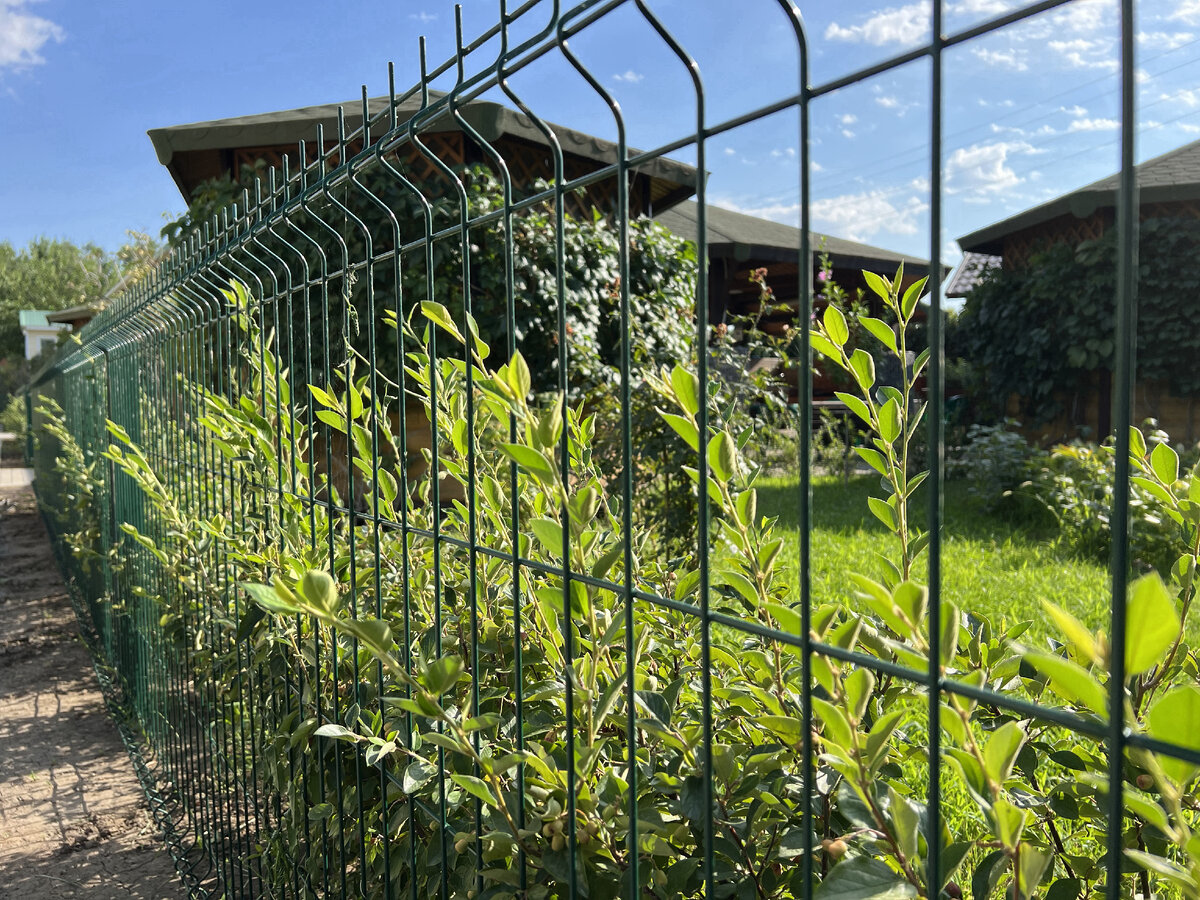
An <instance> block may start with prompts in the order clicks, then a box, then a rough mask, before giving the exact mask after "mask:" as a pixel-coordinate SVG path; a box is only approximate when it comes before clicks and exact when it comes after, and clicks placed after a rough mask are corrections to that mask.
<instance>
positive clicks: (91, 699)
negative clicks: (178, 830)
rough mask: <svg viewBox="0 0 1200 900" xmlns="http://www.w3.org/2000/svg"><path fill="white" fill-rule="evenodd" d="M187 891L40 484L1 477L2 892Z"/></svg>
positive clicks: (7, 895)
mask: <svg viewBox="0 0 1200 900" xmlns="http://www.w3.org/2000/svg"><path fill="white" fill-rule="evenodd" d="M183 895H184V891H183V888H182V885H181V884H180V882H179V879H178V877H177V876H176V874H175V870H174V867H173V866H172V864H171V859H170V857H169V856H168V855H167V853H166V851H165V850H163V849H162V846H161V843H160V841H159V839H158V836H157V835H156V834H155V832H154V828H153V825H152V820H151V818H150V814H149V812H148V810H147V808H146V802H145V799H144V797H143V794H142V791H141V788H140V787H139V786H138V782H137V778H136V777H135V775H134V772H133V767H132V765H131V764H130V761H129V757H128V756H127V755H126V753H125V748H124V746H123V744H122V743H121V739H120V737H119V735H118V734H117V730H116V727H115V726H114V725H113V723H112V722H111V720H110V719H109V717H108V713H107V710H106V709H105V706H104V700H103V698H102V697H101V695H100V690H99V686H98V684H97V682H96V676H95V674H94V673H93V671H92V665H91V660H90V658H89V656H88V652H87V650H86V649H85V648H84V646H83V645H82V644H81V643H80V641H79V637H78V629H77V628H76V624H75V616H74V613H73V612H72V611H71V604H70V600H69V599H68V596H67V592H66V588H65V587H64V586H63V582H62V580H61V578H60V577H59V574H58V569H57V567H56V566H55V563H54V559H53V557H52V555H51V551H50V546H49V542H48V541H47V538H46V533H45V530H44V529H43V527H42V522H41V519H40V518H39V517H38V514H37V510H36V507H35V505H34V499H33V492H32V491H31V490H30V489H29V488H12V487H0V900H52V898H60V897H61V898H76V897H81V898H82V897H86V898H89V900H110V898H111V900H163V898H176V897H182V896H183Z"/></svg>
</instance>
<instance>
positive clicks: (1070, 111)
mask: <svg viewBox="0 0 1200 900" xmlns="http://www.w3.org/2000/svg"><path fill="white" fill-rule="evenodd" d="M1058 111H1059V112H1065V113H1066V114H1067V115H1068V116H1074V117H1075V118H1077V119H1078V118H1080V117H1082V116H1086V115H1087V110H1086V109H1084V108H1083V107H1082V106H1080V105H1079V104H1078V103H1077V104H1075V105H1074V106H1060V107H1059V108H1058Z"/></svg>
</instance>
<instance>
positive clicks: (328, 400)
mask: <svg viewBox="0 0 1200 900" xmlns="http://www.w3.org/2000/svg"><path fill="white" fill-rule="evenodd" d="M308 389H309V391H311V392H312V395H313V396H314V397H316V398H317V399H318V400H319V401H321V403H322V404H323V405H325V406H327V407H329V408H330V409H341V404H340V403H338V402H337V401H336V400H334V399H333V397H332V395H330V394H329V393H328V392H327V391H325V390H324V389H322V388H319V387H317V386H316V385H315V384H310V385H309V386H308Z"/></svg>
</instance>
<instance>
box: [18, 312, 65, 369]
mask: <svg viewBox="0 0 1200 900" xmlns="http://www.w3.org/2000/svg"><path fill="white" fill-rule="evenodd" d="M51 315H53V313H52V312H51V311H50V310H46V309H22V310H20V311H19V312H18V313H17V320H18V322H19V324H20V326H21V334H22V335H23V336H24V338H25V358H26V359H36V358H37V357H38V356H40V355H41V354H43V353H48V352H52V351H53V350H54V348H55V347H57V346H58V338H59V335H61V334H62V333H63V332H66V331H70V330H71V326H70V325H66V324H63V323H61V322H55V321H50V320H49V317H50V316H51Z"/></svg>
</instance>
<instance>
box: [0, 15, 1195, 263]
mask: <svg viewBox="0 0 1200 900" xmlns="http://www.w3.org/2000/svg"><path fill="white" fill-rule="evenodd" d="M650 5H651V7H652V8H653V9H654V10H655V11H656V13H657V14H658V15H659V16H660V18H661V19H662V21H663V23H664V24H665V25H666V26H667V27H668V28H669V29H670V30H671V31H672V32H673V33H674V34H675V35H676V37H677V38H678V39H679V40H680V42H681V43H682V44H683V45H684V46H686V47H687V49H688V50H689V52H691V53H692V55H693V56H694V57H695V58H696V60H697V61H698V62H699V65H700V71H701V75H702V78H703V80H704V86H705V102H706V116H707V121H708V122H709V123H710V124H711V123H716V122H720V121H724V120H726V119H729V118H731V117H733V116H736V115H738V114H741V113H744V112H746V111H748V110H751V109H754V108H757V107H759V106H761V105H763V104H766V103H769V102H770V101H771V100H774V99H778V98H781V97H786V96H788V95H790V94H792V93H794V91H795V90H796V85H797V78H798V76H797V45H796V41H795V38H794V37H793V35H792V33H791V31H790V28H789V27H788V25H787V22H786V21H785V19H784V18H783V16H782V15H781V14H780V12H779V8H778V4H777V2H776V0H739V2H736V3H735V2H730V0H651V3H650ZM1014 5H1015V4H1012V3H1009V2H1006V0H947V3H946V26H947V29H948V30H950V31H954V30H957V29H959V28H963V27H968V26H969V25H971V24H973V23H977V22H980V21H984V20H985V19H987V18H989V17H991V16H994V15H996V14H998V13H1000V12H1003V11H1004V10H1006V9H1009V8H1012V6H1014ZM930 8H931V5H930V2H929V0H913V2H910V3H909V2H904V0H892V2H887V3H879V2H859V0H854V2H837V3H834V2H828V0H825V2H820V3H809V2H806V3H802V4H801V11H802V13H803V16H804V20H805V26H806V29H807V32H808V35H809V44H810V47H811V48H812V58H811V62H810V65H811V80H812V82H813V83H817V84H819V83H822V82H825V81H827V80H829V79H832V78H836V77H838V76H840V75H844V74H846V73H848V72H851V71H854V70H856V69H859V68H861V67H863V66H865V65H869V64H871V63H873V62H878V61H880V60H883V59H887V58H889V57H891V56H894V55H895V54H897V53H899V52H902V51H903V50H906V49H909V48H911V47H913V46H915V45H917V44H919V43H922V42H923V41H925V40H927V39H928V36H929V28H930V25H929V19H930ZM497 10H498V3H497V2H496V0H465V3H464V9H463V18H464V22H465V28H464V30H465V33H466V35H467V36H468V38H473V37H475V36H476V35H478V34H480V33H482V32H483V31H484V29H485V28H486V27H487V26H488V25H490V24H491V23H492V22H493V21H495V19H496V16H497ZM539 10H540V7H539V9H537V10H534V11H533V12H532V13H531V14H530V15H529V16H528V17H527V23H526V24H523V25H521V26H519V27H517V29H516V31H517V33H518V34H523V33H527V32H528V31H529V30H530V29H531V28H533V27H534V25H535V24H537V23H540V21H541V20H542V18H543V16H542V15H541V14H540V11H539ZM1137 30H1138V32H1139V36H1138V46H1137V52H1138V60H1137V69H1138V102H1139V112H1138V122H1137V127H1138V133H1139V139H1138V157H1139V158H1142V159H1144V158H1147V157H1150V156H1154V155H1157V154H1159V153H1162V152H1165V151H1167V150H1169V149H1172V148H1174V147H1177V146H1179V145H1181V144H1184V143H1187V142H1189V141H1193V140H1197V139H1200V0H1140V2H1139V3H1138V5H1137ZM419 34H426V35H428V38H429V48H430V52H429V56H430V59H431V60H432V61H434V62H440V61H442V60H444V59H446V58H448V57H449V56H450V54H451V53H452V52H453V48H454V8H453V4H452V3H450V2H444V0H392V2H387V3H383V2H378V0H349V2H343V3H341V4H337V5H332V6H331V5H330V4H327V3H320V4H318V3H315V2H310V0H299V2H294V3H291V4H287V5H284V4H244V3H233V2H226V0H210V2H208V3H205V4H201V5H195V4H164V3H162V2H161V0H157V2H148V0H124V2H122V0H110V2H108V3H86V2H81V0H0V122H3V130H4V136H5V140H4V141H3V142H2V144H0V165H2V166H3V171H4V172H5V173H7V175H6V177H5V178H4V180H3V182H0V240H7V241H11V242H13V243H15V244H18V245H21V244H24V243H25V242H26V241H28V240H29V239H30V238H33V237H36V236H39V235H47V236H52V237H64V238H68V239H71V240H74V241H78V242H85V241H94V242H96V243H99V244H101V245H103V246H106V247H109V248H115V247H116V246H118V245H119V244H120V243H121V242H122V241H123V239H124V232H125V229H127V228H133V229H139V230H143V231H151V232H157V231H158V229H159V228H160V227H161V225H162V214H163V213H164V212H172V213H176V214H177V213H178V212H179V211H181V209H182V206H183V202H182V199H181V198H180V196H179V194H178V191H177V190H176V188H175V186H174V184H173V182H172V181H171V179H170V177H169V176H168V174H167V173H166V170H165V169H164V168H163V167H162V166H160V165H159V164H158V162H157V160H156V158H155V155H154V151H153V148H152V147H151V145H150V141H149V139H148V138H147V137H146V134H145V132H146V130H147V129H150V128H155V127H161V126H165V125H173V124H180V123H185V122H195V121H202V120H207V119H214V118H221V117H225V116H236V115H246V114H250V113H256V112H263V111H267V110H272V109H282V108H288V107H293V106H303V105H308V104H312V103H326V102H336V101H340V100H351V99H353V98H354V97H356V96H357V94H358V92H359V89H360V85H361V84H363V83H366V84H367V85H368V88H369V90H370V92H371V93H372V94H373V95H374V94H380V93H384V92H385V90H386V64H387V62H388V61H389V60H391V61H394V62H395V63H396V67H397V74H398V77H397V81H398V83H399V84H400V85H402V86H405V85H409V84H411V83H413V82H414V81H415V79H416V77H417V73H418V66H417V36H418V35H419ZM1117 37H1118V31H1117V12H1116V3H1115V0H1077V2H1075V3H1072V4H1070V5H1068V6H1067V7H1064V8H1061V9H1059V10H1055V11H1052V12H1050V13H1044V14H1041V15H1039V16H1037V17H1034V18H1033V19H1030V20H1028V21H1026V22H1024V23H1022V24H1020V25H1018V26H1016V27H1013V28H1009V29H1006V30H1004V31H1003V32H1001V33H998V34H994V35H990V36H988V37H987V38H985V39H983V40H979V41H972V42H970V43H969V44H967V45H965V46H962V47H958V48H955V49H954V50H953V51H951V52H950V53H948V54H947V58H946V69H945V73H946V74H945V86H946V90H945V101H944V121H945V128H944V131H945V137H946V141H945V147H944V151H943V159H942V165H943V172H944V178H945V188H946V191H945V197H944V200H945V206H944V214H943V216H944V224H945V228H944V230H943V234H942V235H941V237H940V243H941V245H942V246H943V248H944V253H945V254H946V258H947V260H948V261H953V260H954V259H956V258H957V253H956V251H955V248H954V244H953V238H954V237H956V236H958V235H961V234H964V233H967V232H970V231H972V230H974V229H976V228H979V227H982V226H984V225H986V224H988V223H990V222H993V221H996V220H998V219H1002V218H1004V217H1006V216H1008V215H1010V214H1012V213H1014V212H1017V211H1019V210H1022V209H1025V208H1027V207H1029V206H1032V205H1035V204H1037V203H1040V202H1043V201H1045V200H1047V199H1049V198H1051V197H1053V196H1055V195H1057V194H1059V193H1062V192H1064V191H1067V190H1070V189H1072V188H1075V187H1078V186H1079V185H1082V184H1085V183H1087V182H1089V181H1092V180H1094V179H1096V178H1100V177H1103V176H1105V175H1107V174H1110V173H1111V172H1113V171H1115V169H1116V166H1117V136H1118V132H1117V75H1116V53H1117ZM570 46H571V49H572V51H573V52H574V53H575V54H577V55H578V57H579V59H580V60H581V61H582V62H583V63H584V64H585V65H586V66H587V67H588V68H589V69H590V70H591V71H592V72H593V73H594V74H595V76H596V77H597V78H598V79H599V80H600V81H602V82H603V84H604V85H605V87H606V88H607V89H609V90H611V91H612V93H613V94H614V96H616V97H617V99H618V100H619V101H620V103H621V106H622V109H623V111H624V113H625V116H626V120H627V126H628V133H629V142H630V143H631V144H632V145H633V146H640V147H654V146H659V145H661V144H663V143H666V142H668V141H670V140H673V139H676V138H678V137H681V136H683V135H685V134H687V133H688V132H689V131H690V130H691V129H692V128H693V127H694V123H695V119H696V106H695V98H694V92H693V90H692V88H691V83H690V80H689V78H688V76H687V73H686V71H685V70H684V68H683V67H682V66H681V65H680V63H679V61H678V60H677V59H675V58H674V57H673V56H672V55H671V54H670V52H669V50H668V49H667V48H666V46H665V45H664V44H663V42H662V41H661V39H660V38H659V37H658V36H657V35H656V34H655V33H654V32H653V30H652V29H651V28H650V27H649V26H648V25H647V23H646V22H645V21H644V20H643V19H642V18H641V17H640V16H639V14H638V13H637V10H636V8H635V7H634V5H633V4H632V3H629V4H626V5H625V6H624V7H622V8H621V9H619V10H617V11H616V12H614V13H612V14H610V15H608V16H607V17H605V18H604V19H602V20H601V21H599V22H597V23H596V24H595V26H594V27H591V28H589V29H588V30H587V31H586V32H585V33H584V34H582V35H580V36H578V37H577V38H576V39H574V40H573V41H572V42H571V44H570ZM489 52H494V46H487V47H484V48H482V49H481V50H480V51H479V52H478V53H477V54H474V55H473V56H472V57H471V58H470V59H469V60H468V64H467V65H468V69H469V70H471V69H473V68H476V67H480V66H483V65H484V64H485V60H486V59H487V57H488V54H489ZM512 85H513V87H514V89H515V90H517V91H518V92H519V93H520V95H521V96H522V97H523V98H524V99H525V100H526V101H527V102H528V103H529V104H530V105H531V106H532V107H533V108H534V109H536V110H537V111H538V112H539V113H540V114H542V115H543V116H544V117H545V118H547V119H549V120H551V121H556V122H559V123H561V124H564V125H568V126H571V127H574V128H578V129H580V130H583V131H586V132H589V133H593V134H597V135H600V136H602V137H612V136H613V135H615V129H614V125H613V122H612V117H611V116H610V115H609V113H608V110H607V108H606V107H605V106H604V105H603V104H602V103H601V102H600V101H599V99H598V98H597V97H596V95H595V94H594V92H592V91H591V90H590V89H589V88H587V87H586V85H585V84H584V82H583V81H582V79H581V78H580V77H579V76H578V75H577V74H576V73H574V72H573V71H572V70H571V69H570V67H569V66H568V65H567V64H566V62H565V60H564V59H563V57H562V56H561V54H558V53H554V54H552V55H550V56H548V57H545V58H543V59H542V60H539V61H538V62H537V63H534V64H533V65H531V66H529V67H528V68H526V69H524V70H522V71H521V72H519V73H517V74H516V75H515V76H514V77H513V79H512ZM812 126H813V130H812V159H813V162H814V171H813V175H812V178H813V181H812V198H813V207H812V212H813V220H814V225H815V226H816V227H817V228H818V229H819V230H823V231H826V232H829V233H831V234H837V235H840V236H843V237H847V238H853V239H857V240H861V241H864V242H867V243H871V244H876V245H880V246H884V247H889V248H893V249H896V250H900V251H905V252H909V253H912V254H914V255H918V256H928V252H929V247H930V236H929V233H928V229H929V172H930V164H931V161H930V159H929V142H928V131H929V67H928V63H927V61H925V60H920V61H918V62H915V63H911V64H909V65H907V66H905V67H903V68H902V69H898V70H894V71H891V72H888V73H885V74H883V75H880V76H877V77H875V78H872V79H870V80H869V81H867V82H864V83H861V84H857V85H854V86H851V87H848V88H846V89H843V90H841V91H838V92H836V93H834V94H832V95H829V96H827V97H824V98H822V99H820V100H819V101H817V102H816V103H815V104H814V106H813V109H812ZM797 143H798V141H797V124H796V117H795V114H794V112H788V113H784V114H778V115H775V116H772V117H770V118H767V119H763V120H760V121H758V122H755V123H752V124H749V125H746V126H743V127H741V128H738V129H736V130H734V131H731V132H728V133H725V134H721V135H717V136H715V137H713V138H712V139H711V140H710V141H709V144H708V148H707V159H706V167H707V169H708V170H709V171H710V173H711V176H710V179H709V197H710V199H711V200H712V201H713V202H715V203H718V204H720V205H723V206H727V207H729V208H732V209H739V210H743V211H746V212H751V213H754V214H757V215H762V216H766V217H769V218H774V219H778V220H780V221H786V222H798V205H797V201H798V197H799V171H798V166H797V156H796V150H797ZM676 155H677V156H678V157H679V158H681V159H684V160H687V161H694V158H695V157H694V153H693V152H691V151H686V150H685V151H680V152H679V153H677V154H676Z"/></svg>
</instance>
